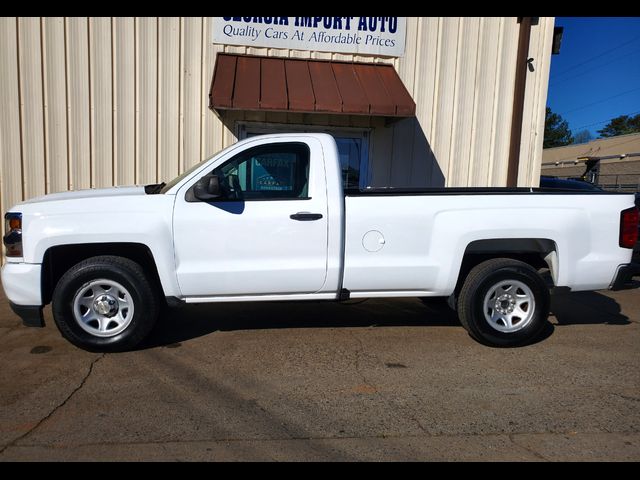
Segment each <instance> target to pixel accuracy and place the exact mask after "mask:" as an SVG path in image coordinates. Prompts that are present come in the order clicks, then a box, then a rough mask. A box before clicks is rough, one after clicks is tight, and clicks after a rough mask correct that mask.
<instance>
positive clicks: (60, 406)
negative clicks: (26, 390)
mask: <svg viewBox="0 0 640 480" xmlns="http://www.w3.org/2000/svg"><path fill="white" fill-rule="evenodd" d="M105 355H106V354H104V353H103V354H101V355H100V356H99V357H98V358H96V359H94V360H93V361H92V362H91V364H90V365H89V370H88V371H87V374H86V375H85V376H84V378H83V379H82V381H81V382H80V384H79V385H78V386H77V387H76V388H74V389H73V390H72V391H71V393H70V394H69V395H67V397H66V398H65V399H64V400H63V401H62V402H61V403H60V404H58V405H56V406H55V407H54V408H53V410H51V411H50V412H49V413H48V414H47V415H45V416H44V417H43V418H42V419H40V420H39V421H38V423H36V424H35V425H34V426H33V427H32V428H30V429H29V430H28V431H26V432H25V433H23V434H22V435H20V436H19V437H17V438H14V439H13V440H12V441H11V442H9V443H8V444H6V445H5V446H4V447H2V448H0V455H2V454H3V453H4V452H5V451H6V450H7V449H8V448H10V447H13V446H15V445H16V443H18V442H19V441H20V440H22V439H24V438H27V437H28V436H29V435H31V433H33V432H34V431H35V430H37V429H38V428H40V426H41V425H42V424H43V423H44V422H46V421H47V420H49V418H51V416H52V415H53V414H54V413H56V412H57V411H58V410H59V409H60V408H62V407H64V406H65V405H66V404H67V402H69V400H71V399H72V398H73V396H74V395H75V394H76V393H78V392H79V391H80V390H81V389H82V387H84V385H85V383H87V380H88V379H89V377H90V376H91V372H93V367H94V366H95V365H96V363H98V362H99V361H100V360H102V359H103V358H104V356H105Z"/></svg>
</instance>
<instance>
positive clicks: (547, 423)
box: [0, 290, 640, 461]
mask: <svg viewBox="0 0 640 480" xmlns="http://www.w3.org/2000/svg"><path fill="white" fill-rule="evenodd" d="M552 307H553V308H552V310H553V316H552V317H550V324H549V328H548V329H547V332H546V334H545V336H544V338H542V339H541V340H540V341H539V342H537V343H535V344H533V345H529V346H527V347H522V348H513V349H497V348H489V347H485V346H482V345H480V344H478V343H476V342H475V341H474V340H472V339H471V338H470V337H469V336H468V335H467V333H466V332H465V331H464V330H463V328H462V327H461V326H460V325H459V324H458V322H457V320H456V318H455V315H454V314H453V312H451V311H449V310H448V309H447V307H445V306H442V305H435V306H430V307H427V306H425V305H423V304H422V303H421V302H420V301H419V300H414V299H400V300H368V301H365V302H362V301H360V302H355V301H354V302H350V304H346V305H345V304H335V303H321V302H312V303H307V302H305V303H303V302H296V303H262V304H249V303H247V304H219V305H211V304H210V305H199V306H189V307H184V308H180V309H172V310H169V311H167V312H166V313H165V314H164V315H163V318H162V319H161V321H160V322H159V324H158V325H157V328H156V329H155V330H154V332H153V334H152V336H151V338H150V339H149V341H148V342H146V344H145V345H143V346H142V347H141V348H140V349H139V350H137V351H134V352H128V353H121V354H93V353H88V352H84V351H82V350H79V349H77V348H76V347H74V346H72V345H71V344H69V343H68V342H67V341H65V340H64V339H63V338H62V337H61V336H60V334H59V332H58V330H57V329H56V327H55V324H54V322H53V320H52V318H51V310H50V308H49V307H48V308H46V309H45V319H46V322H47V326H46V327H45V328H44V329H31V328H26V327H23V326H22V325H21V322H20V320H19V319H18V317H16V316H15V315H14V314H13V313H12V312H11V311H10V309H9V306H8V303H7V300H6V297H5V296H4V294H3V293H0V365H2V368H0V460H1V461H11V460H20V461H23V460H24V461H38V460H100V461H115V460H121V461H133V460H135V461H139V460H156V461H175V460H204V461H214V460H215V461H222V460H258V461H260V460H267V461H268V460H292V461H305V460H320V461H342V460H345V461H349V460H370V461H399V460H401V461H406V460H409V461H411V460H420V461H425V460H428V461H431V460H456V461H465V460H474V461H475V460H480V461H483V460H498V461H503V460H504V461H513V460H516V461H517V460H533V461H547V460H549V461H559V460H577V461H582V460H589V461H592V460H596V461H598V460H609V461H619V460H620V461H638V460H640V355H639V354H640V290H626V291H622V292H616V293H612V292H593V293H573V294H566V295H562V296H557V297H554V299H553V303H552Z"/></svg>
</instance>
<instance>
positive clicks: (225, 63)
mask: <svg viewBox="0 0 640 480" xmlns="http://www.w3.org/2000/svg"><path fill="white" fill-rule="evenodd" d="M209 108H211V109H212V110H218V111H220V110H254V111H255V110H265V111H280V112H299V113H334V114H344V115H371V116H382V117H412V116H414V115H415V114H416V104H415V102H414V101H413V99H412V98H411V95H409V92H408V91H407V89H406V88H405V86H404V84H403V83H402V80H400V77H399V76H398V74H397V73H396V71H395V69H394V68H393V66H391V65H385V64H365V63H348V62H334V61H324V60H307V59H293V58H275V57H257V56H247V55H230V54H226V53H220V54H218V58H217V60H216V66H215V69H214V73H213V80H212V82H211V91H210V93H209Z"/></svg>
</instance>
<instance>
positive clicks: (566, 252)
mask: <svg viewBox="0 0 640 480" xmlns="http://www.w3.org/2000/svg"><path fill="white" fill-rule="evenodd" d="M5 220H6V227H5V230H6V235H5V237H4V244H5V247H6V262H5V265H4V267H3V269H2V284H3V287H4V290H5V292H6V294H7V297H8V298H9V301H10V304H11V307H12V308H13V310H14V312H15V313H16V314H18V315H19V316H20V317H21V318H22V319H23V322H24V323H25V324H26V325H28V326H44V319H43V314H42V310H43V308H44V306H45V305H48V304H51V308H52V313H53V318H54V320H55V323H56V325H57V327H58V328H59V330H60V332H61V333H62V335H63V336H64V337H65V338H67V339H68V340H69V341H70V342H72V343H73V344H75V345H77V346H78V347H81V348H84V349H87V350H92V351H122V350H129V349H132V348H135V347H136V345H138V344H139V343H140V342H141V341H142V340H143V339H144V338H145V337H146V336H147V335H148V334H149V332H150V331H151V329H152V328H153V325H154V323H155V321H156V318H157V316H158V314H159V312H160V310H161V309H162V308H166V307H167V306H168V307H173V306H177V305H181V304H184V303H208V302H255V301H276V300H277V301H287V300H290V301H293V300H296V301H299V300H310V301H319V300H327V301H345V300H348V299H353V298H394V297H418V298H423V299H424V298H433V297H444V298H447V299H448V303H449V304H450V305H451V306H452V307H453V308H455V309H456V310H457V312H458V316H459V318H460V321H461V323H462V325H463V327H464V328H466V329H467V331H468V332H469V334H470V335H471V336H472V337H473V338H475V339H476V340H478V341H480V342H482V343H484V344H487V345H493V346H502V347H509V346H517V345H523V344H526V343H529V342H532V341H534V340H535V339H536V338H537V337H538V336H539V335H540V333H541V332H542V330H543V328H544V326H545V325H546V323H547V317H548V314H549V298H550V297H549V295H550V294H549V290H550V288H562V289H564V290H573V291H582V290H599V289H607V288H611V289H619V288H625V286H628V285H629V280H630V279H631V278H632V276H633V275H637V274H638V273H639V272H640V269H639V268H638V264H636V263H633V262H632V259H631V256H632V248H633V247H634V245H635V244H636V242H637V241H638V210H637V208H636V207H635V206H634V197H633V195H629V194H618V193H609V192H599V191H578V190H570V189H567V190H555V189H554V190H546V189H533V188H515V189H506V188H464V189H461V188H441V189H394V188H379V189H374V188H367V189H362V190H361V189H354V188H344V186H343V181H342V166H341V164H340V158H339V155H338V150H337V146H336V143H335V141H334V139H333V138H332V137H331V136H330V135H326V134H307V133H300V134H280V135H266V136H260V137H252V138H250V139H247V140H244V141H241V142H238V143H236V144H234V145H232V146H231V147H229V148H227V149H226V150H223V151H222V152H220V153H218V154H217V155H215V156H214V157H212V158H211V159H209V160H206V161H204V162H202V163H200V164H198V165H196V166H194V167H193V168H192V169H190V170H188V171H186V172H184V173H183V174H182V175H180V176H179V177H177V178H175V179H173V180H171V181H170V182H168V183H166V184H165V183H161V184H157V185H147V186H135V187H115V188H109V189H93V190H83V191H77V192H67V193H56V194H50V195H46V196H43V197H39V198H34V199H31V200H27V201H25V202H22V203H19V204H17V205H15V206H14V207H12V208H11V209H10V210H9V211H8V212H7V214H6V215H5Z"/></svg>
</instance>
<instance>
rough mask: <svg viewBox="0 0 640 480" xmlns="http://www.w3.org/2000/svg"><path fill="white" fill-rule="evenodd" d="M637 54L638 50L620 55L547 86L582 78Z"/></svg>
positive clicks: (639, 51)
mask: <svg viewBox="0 0 640 480" xmlns="http://www.w3.org/2000/svg"><path fill="white" fill-rule="evenodd" d="M639 53H640V50H638V51H636V52H633V53H626V54H624V55H621V56H619V57H616V58H614V59H613V60H610V61H608V62H606V63H603V64H602V65H596V66H595V67H593V68H589V69H587V70H585V71H584V72H582V73H578V74H577V75H573V76H570V77H567V78H563V79H562V80H558V81H557V82H553V83H550V84H549V86H550V87H553V86H554V85H558V84H560V83H564V82H566V81H568V80H573V79H574V78H578V77H582V76H583V75H586V74H587V73H589V72H593V71H594V70H598V69H599V68H602V67H606V66H607V65H610V64H612V63H615V62H617V61H618V60H622V59H624V58H627V57H633V56H634V55H638V54H639Z"/></svg>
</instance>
